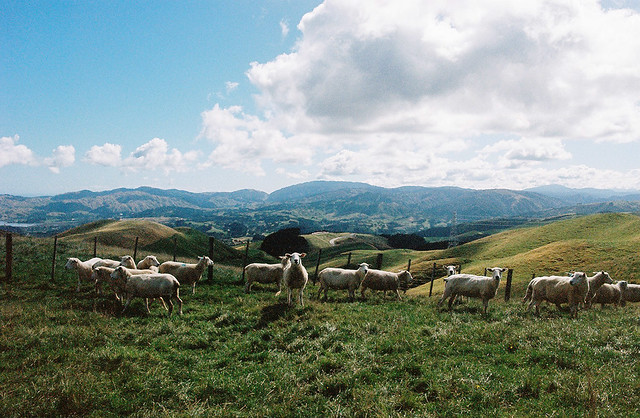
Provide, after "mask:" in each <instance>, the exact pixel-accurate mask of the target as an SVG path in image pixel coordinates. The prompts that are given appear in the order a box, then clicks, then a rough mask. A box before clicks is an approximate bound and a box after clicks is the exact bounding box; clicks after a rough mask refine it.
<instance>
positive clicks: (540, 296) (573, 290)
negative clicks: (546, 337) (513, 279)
mask: <svg viewBox="0 0 640 418" xmlns="http://www.w3.org/2000/svg"><path fill="white" fill-rule="evenodd" d="M537 279H538V280H536V281H535V283H534V284H533V292H532V294H531V302H529V310H531V308H532V307H533V306H535V307H536V315H539V314H540V303H542V301H547V302H550V303H554V304H555V305H556V306H557V307H558V308H560V304H561V303H568V304H569V310H570V311H571V316H572V317H577V316H578V305H579V304H581V303H585V299H586V297H587V293H589V280H588V279H587V275H586V274H584V273H582V272H579V271H576V272H575V273H573V276H571V277H567V276H543V277H537Z"/></svg>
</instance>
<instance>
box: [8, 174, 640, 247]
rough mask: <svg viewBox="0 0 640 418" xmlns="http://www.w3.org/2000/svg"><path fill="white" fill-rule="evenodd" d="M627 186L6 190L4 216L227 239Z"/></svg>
mask: <svg viewBox="0 0 640 418" xmlns="http://www.w3.org/2000/svg"><path fill="white" fill-rule="evenodd" d="M625 193H626V192H622V191H610V190H594V189H579V190H578V189H567V188H563V187H560V186H549V187H544V188H536V189H529V190H525V191H516V190H505V189H493V190H473V189H463V188H458V187H399V188H384V187H377V186H372V185H369V184H366V183H353V182H334V181H313V182H308V183H302V184H297V185H293V186H289V187H285V188H283V189H280V190H277V191H274V192H273V193H271V194H267V193H264V192H261V191H258V190H238V191H235V192H208V193H193V192H187V191H184V190H176V189H170V190H164V189H156V188H151V187H139V188H137V189H126V188H120V189H114V190H108V191H102V192H92V191H89V190H81V191H77V192H72V193H65V194H60V195H56V196H48V197H47V196H41V197H21V196H11V195H0V222H5V223H34V224H36V226H34V227H33V228H32V229H30V230H29V231H31V232H34V231H35V232H38V233H47V232H48V233H51V232H52V231H53V232H57V231H60V230H61V229H62V228H69V227H71V226H76V225H79V224H82V223H86V222H90V221H95V220H100V219H120V218H136V217H148V218H154V219H156V220H159V221H161V222H163V223H166V224H167V225H170V226H192V227H194V228H197V229H199V230H201V231H203V232H206V233H208V234H210V235H214V236H217V237H220V238H230V237H239V236H253V235H263V234H268V233H270V232H273V231H276V230H278V229H281V228H283V227H291V226H295V227H299V228H301V230H302V231H303V232H305V233H307V232H313V231H318V230H326V231H334V232H343V231H349V232H358V233H373V234H381V233H385V234H394V233H413V232H418V231H423V232H424V231H425V230H429V229H432V228H434V227H446V226H447V225H449V224H450V223H451V220H452V218H453V214H454V213H456V216H457V220H458V222H459V223H461V224H462V223H473V222H477V221H481V220H486V219H493V218H502V219H506V218H515V217H519V218H522V217H528V218H537V217H543V216H559V215H563V214H576V213H584V214H586V213H596V212H615V211H635V210H640V196H639V195H638V194H635V195H633V194H630V193H628V194H625ZM607 196H611V199H609V200H607ZM635 208H637V209H635ZM423 235H429V234H423Z"/></svg>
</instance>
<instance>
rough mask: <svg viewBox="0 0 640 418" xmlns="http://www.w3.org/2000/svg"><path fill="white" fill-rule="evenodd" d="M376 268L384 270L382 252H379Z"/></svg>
mask: <svg viewBox="0 0 640 418" xmlns="http://www.w3.org/2000/svg"><path fill="white" fill-rule="evenodd" d="M376 269H377V270H382V253H378V258H377V259H376Z"/></svg>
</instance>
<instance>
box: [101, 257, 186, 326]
mask: <svg viewBox="0 0 640 418" xmlns="http://www.w3.org/2000/svg"><path fill="white" fill-rule="evenodd" d="M111 277H112V278H113V279H114V280H116V281H117V282H118V283H119V287H121V288H123V289H124V294H125V296H126V298H127V301H126V303H125V305H124V308H122V313H124V311H125V310H126V309H127V308H128V307H129V304H131V300H132V299H133V298H134V297H141V298H144V299H145V306H146V308H147V313H151V311H150V310H149V299H150V298H162V300H163V301H164V302H165V303H166V304H167V305H168V311H169V316H171V313H172V312H173V302H172V301H171V298H172V297H174V298H176V299H177V301H178V308H179V309H178V313H179V314H180V315H182V299H180V283H179V282H178V280H177V279H176V278H175V277H174V276H173V275H171V274H161V273H152V274H138V275H132V274H131V273H130V272H129V271H127V269H126V268H125V267H123V266H119V267H117V268H116V269H115V270H114V271H113V273H111Z"/></svg>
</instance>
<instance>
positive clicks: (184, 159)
mask: <svg viewBox="0 0 640 418" xmlns="http://www.w3.org/2000/svg"><path fill="white" fill-rule="evenodd" d="M197 159H198V152H197V151H189V152H186V153H182V152H180V151H179V150H177V149H175V148H173V149H171V150H169V145H168V144H167V142H166V141H165V140H164V139H161V138H153V139H152V140H151V141H149V142H147V143H146V144H143V145H141V146H139V147H138V148H136V150H135V151H134V152H132V153H131V155H129V157H127V158H125V159H124V160H123V161H122V167H124V168H125V169H127V170H129V171H133V172H138V171H141V170H145V171H148V170H162V171H164V172H165V174H167V173H170V172H172V171H177V172H183V171H187V170H189V169H190V168H192V167H193V165H194V163H195V162H196V161H197Z"/></svg>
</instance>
